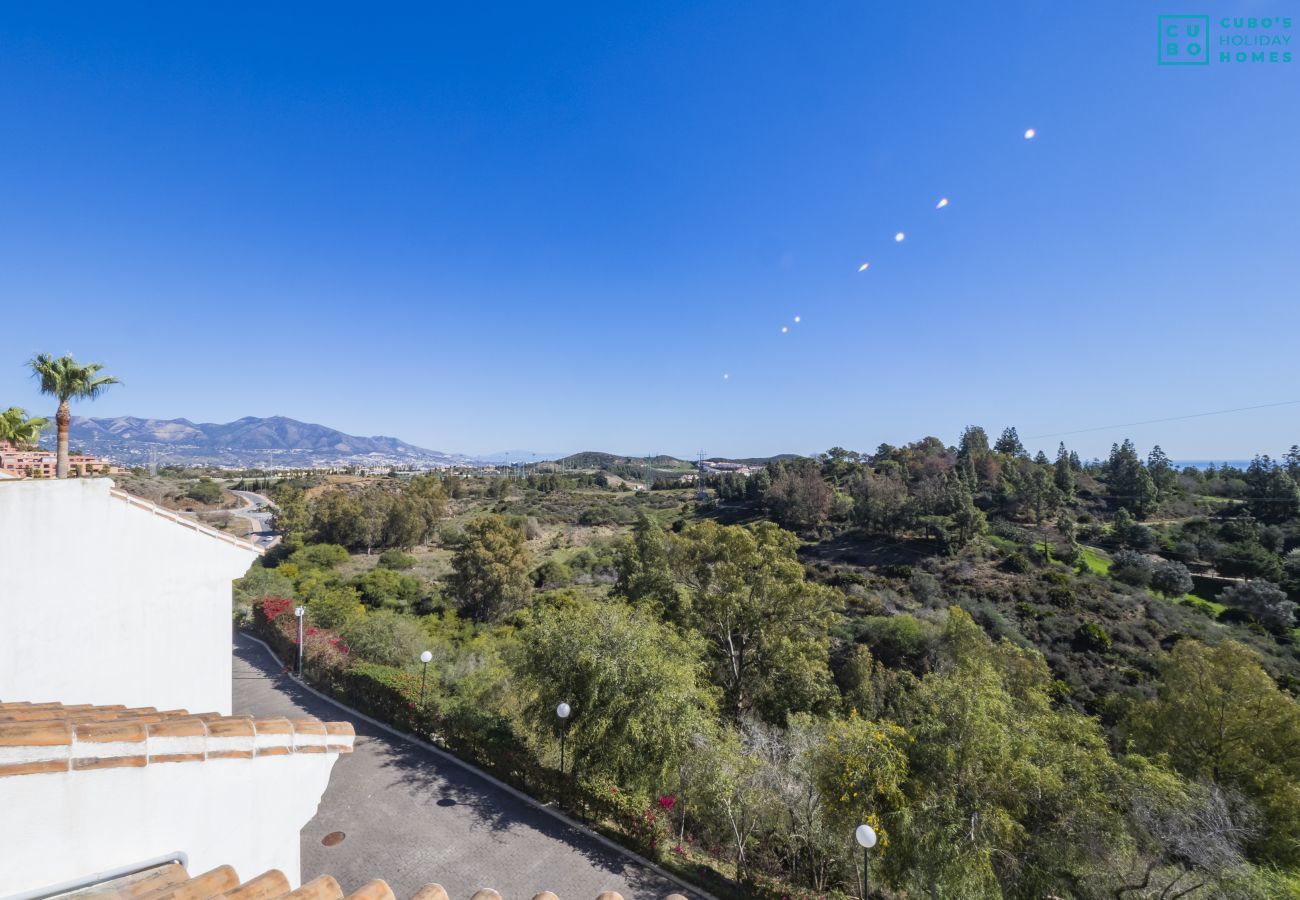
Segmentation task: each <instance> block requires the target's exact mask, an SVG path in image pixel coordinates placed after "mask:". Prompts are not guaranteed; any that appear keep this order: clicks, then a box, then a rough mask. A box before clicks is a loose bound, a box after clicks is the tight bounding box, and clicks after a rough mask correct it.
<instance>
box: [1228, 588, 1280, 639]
mask: <svg viewBox="0 0 1300 900" xmlns="http://www.w3.org/2000/svg"><path fill="white" fill-rule="evenodd" d="M1219 602H1220V603H1223V604H1226V605H1228V606H1231V607H1233V608H1234V609H1239V610H1242V611H1243V612H1246V613H1248V614H1249V615H1250V616H1251V618H1253V619H1254V620H1255V621H1256V622H1258V623H1259V624H1261V625H1263V626H1264V627H1266V628H1269V629H1272V630H1273V631H1278V632H1281V631H1287V630H1289V629H1291V628H1294V627H1295V624H1296V605H1295V603H1293V602H1291V601H1290V600H1288V599H1287V596H1286V592H1285V591H1283V590H1282V589H1281V588H1279V587H1278V586H1277V585H1275V584H1273V583H1271V582H1268V581H1263V580H1255V581H1247V582H1246V583H1245V584H1235V585H1233V586H1232V587H1230V588H1227V589H1226V590H1224V591H1223V592H1222V593H1221V594H1219Z"/></svg>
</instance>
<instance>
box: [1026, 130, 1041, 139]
mask: <svg viewBox="0 0 1300 900" xmlns="http://www.w3.org/2000/svg"><path fill="white" fill-rule="evenodd" d="M1036 134H1038V132H1037V131H1035V130H1034V129H1032V128H1026V129H1025V140H1027V141H1032V140H1033V139H1034V135H1036Z"/></svg>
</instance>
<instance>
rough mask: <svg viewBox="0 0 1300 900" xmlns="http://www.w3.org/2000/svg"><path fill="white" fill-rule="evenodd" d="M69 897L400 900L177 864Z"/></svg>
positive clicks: (426, 893) (485, 899)
mask: <svg viewBox="0 0 1300 900" xmlns="http://www.w3.org/2000/svg"><path fill="white" fill-rule="evenodd" d="M63 896H64V898H66V900H71V898H75V900H217V898H222V900H281V898H283V900H397V897H396V896H395V895H394V894H393V891H392V888H390V887H389V886H388V884H387V882H385V881H383V880H382V879H379V878H376V879H375V880H374V881H371V882H368V883H366V884H364V885H362V886H361V887H360V888H359V889H357V890H355V891H353V892H352V893H350V894H347V895H346V897H345V895H344V893H343V889H342V888H340V887H339V883H338V882H337V881H335V880H334V879H333V878H332V877H330V876H329V875H322V876H320V877H319V878H314V879H312V880H311V881H309V882H307V883H306V884H304V885H303V886H302V887H300V888H298V889H297V890H296V891H291V890H289V879H287V878H285V877H284V874H283V873H282V872H280V871H278V870H276V869H272V870H271V871H269V872H263V873H262V874H261V875H258V876H257V877H256V878H253V879H251V880H250V881H245V882H243V883H242V884H241V883H240V881H239V876H238V875H236V874H235V870H234V869H232V868H231V867H230V866H220V867H219V868H216V869H213V870H212V871H211V872H204V873H203V874H202V875H196V876H194V877H193V878H191V877H190V876H189V874H188V873H187V872H186V871H185V868H184V867H183V866H181V865H180V864H179V863H168V864H167V865H165V866H159V867H157V868H153V869H149V870H148V871H145V872H140V873H137V874H135V875H130V876H127V877H125V878H119V879H116V880H114V881H110V882H107V883H103V884H99V885H95V886H94V887H89V888H86V889H84V890H82V891H78V892H77V893H74V894H68V895H63ZM410 900H450V898H449V897H448V894H447V891H446V889H444V888H443V886H442V885H440V884H426V885H425V886H424V887H422V888H420V889H419V890H418V891H416V892H415V893H414V894H412V895H411V897H410ZM469 900H502V898H501V895H500V894H498V893H497V892H496V891H494V890H492V889H491V888H483V889H482V890H479V891H477V892H475V893H474V895H473V896H472V897H471V898H469ZM533 900H559V898H558V897H556V895H555V894H552V893H551V892H550V891H543V892H542V893H540V894H537V895H535V896H534V897H533ZM596 900H623V895H622V894H618V893H615V892H614V891H605V892H604V893H602V894H600V895H598V896H597V897H596ZM665 900H686V898H685V897H683V896H682V895H681V894H669V895H668V896H667V897H666V898H665Z"/></svg>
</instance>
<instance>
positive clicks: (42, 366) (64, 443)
mask: <svg viewBox="0 0 1300 900" xmlns="http://www.w3.org/2000/svg"><path fill="white" fill-rule="evenodd" d="M28 365H30V366H31V367H32V374H33V375H35V376H36V377H37V378H40V380H41V393H42V394H49V395H50V396H51V397H58V398H59V411H58V412H56V413H55V414H54V422H55V424H56V425H57V426H58V428H59V443H58V450H59V458H58V462H57V463H56V465H55V467H54V474H55V476H56V477H58V478H67V477H68V426H69V425H71V424H72V410H71V409H69V408H68V401H69V400H71V399H73V398H77V399H86V400H94V399H95V398H96V397H98V396H99V395H100V394H102V393H103V392H104V390H105V389H106V388H107V387H108V386H109V385H110V384H119V383H120V382H118V380H117V379H116V378H112V377H110V376H108V375H100V374H99V370H100V369H102V368H104V366H103V364H102V363H86V364H85V365H84V366H83V365H81V364H79V363H78V362H77V361H76V360H75V359H73V358H72V357H71V356H68V355H65V356H60V357H59V358H58V359H55V358H54V357H52V356H50V355H49V354H48V353H38V354H36V356H35V357H34V358H33V359H32V360H31V362H30V363H28Z"/></svg>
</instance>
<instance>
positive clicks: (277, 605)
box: [253, 597, 350, 681]
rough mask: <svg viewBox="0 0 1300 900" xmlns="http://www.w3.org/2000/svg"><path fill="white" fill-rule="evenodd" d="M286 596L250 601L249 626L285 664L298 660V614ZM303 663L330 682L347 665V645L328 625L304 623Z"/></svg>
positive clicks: (315, 675) (313, 673)
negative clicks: (251, 609)
mask: <svg viewBox="0 0 1300 900" xmlns="http://www.w3.org/2000/svg"><path fill="white" fill-rule="evenodd" d="M293 609H294V601H293V600H291V599H289V598H288V597H262V598H261V599H259V600H255V601H253V627H254V629H255V630H256V631H257V633H258V635H260V636H261V638H262V639H263V640H265V641H266V642H267V643H268V644H270V645H271V649H272V650H274V651H275V653H276V655H277V656H279V657H280V659H282V660H283V661H284V662H285V663H287V664H288V665H290V666H294V665H296V664H297V661H298V617H297V616H295V615H294V614H293ZM303 643H304V647H303V666H304V667H305V668H310V669H311V670H312V675H313V677H315V678H319V679H320V680H322V681H331V680H333V678H334V676H335V675H336V674H337V672H338V671H339V670H341V669H344V668H346V667H347V665H348V663H349V662H350V660H349V659H348V645H347V644H346V643H345V642H344V640H343V639H342V638H341V637H339V636H338V635H337V634H335V633H334V632H333V631H331V630H329V629H328V628H317V627H315V626H314V625H308V626H307V627H306V628H305V629H304V630H303Z"/></svg>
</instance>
